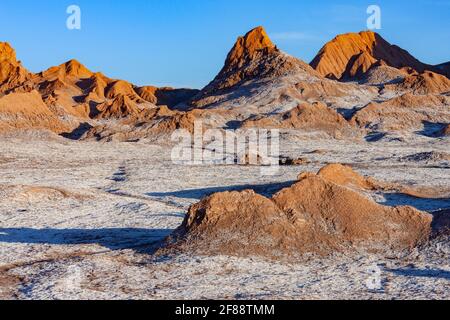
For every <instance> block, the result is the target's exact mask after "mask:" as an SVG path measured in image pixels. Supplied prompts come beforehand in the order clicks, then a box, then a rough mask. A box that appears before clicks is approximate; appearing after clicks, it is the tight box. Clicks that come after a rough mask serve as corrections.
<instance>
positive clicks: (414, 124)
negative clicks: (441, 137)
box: [351, 93, 450, 132]
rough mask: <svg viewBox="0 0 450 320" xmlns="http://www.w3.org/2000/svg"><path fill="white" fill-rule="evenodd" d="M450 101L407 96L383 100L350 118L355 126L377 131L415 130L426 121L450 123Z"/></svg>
mask: <svg viewBox="0 0 450 320" xmlns="http://www.w3.org/2000/svg"><path fill="white" fill-rule="evenodd" d="M449 106H450V98H449V97H447V96H442V95H431V94H430V95H414V94H412V93H406V94H403V95H401V96H399V97H396V98H393V99H390V100H387V101H384V102H380V103H377V102H371V103H369V104H368V105H367V106H366V107H364V108H362V109H361V110H359V111H357V112H356V113H355V114H354V116H353V117H352V119H351V123H354V124H355V125H357V126H359V127H362V128H367V129H370V130H376V131H384V132H387V131H398V130H400V131H401V130H406V131H415V130H421V129H423V125H424V123H425V122H431V123H448V122H450V113H449V112H448V110H449V109H448V108H449Z"/></svg>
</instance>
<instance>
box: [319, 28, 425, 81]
mask: <svg viewBox="0 0 450 320" xmlns="http://www.w3.org/2000/svg"><path fill="white" fill-rule="evenodd" d="M380 62H383V63H385V64H386V65H388V66H390V67H394V68H403V67H411V68H413V69H415V70H417V71H419V72H423V71H425V70H426V69H429V68H430V67H431V66H429V65H426V64H424V63H422V62H420V61H419V60H417V59H416V58H414V57H413V56H412V55H411V54H409V53H408V52H407V51H406V50H403V49H401V48H399V47H398V46H395V45H391V44H390V43H389V42H387V41H386V40H384V39H383V38H382V37H381V36H380V35H379V34H377V33H375V32H372V31H364V32H360V33H347V34H343V35H339V36H337V37H336V38H334V39H333V40H332V41H330V42H328V43H327V44H325V46H324V47H323V48H322V49H321V50H320V51H319V53H318V54H317V56H316V57H315V58H314V59H313V61H312V62H311V66H312V67H313V68H314V69H316V70H317V71H318V72H319V73H320V74H321V75H322V76H325V77H328V78H331V79H338V80H349V79H353V78H360V77H361V76H363V75H364V74H365V73H366V72H367V71H368V70H369V69H370V68H371V67H372V66H374V65H375V64H376V63H380Z"/></svg>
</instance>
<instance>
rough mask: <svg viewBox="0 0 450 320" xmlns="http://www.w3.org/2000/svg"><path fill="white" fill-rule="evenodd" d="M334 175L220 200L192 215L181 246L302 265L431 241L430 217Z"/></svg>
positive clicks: (179, 237) (179, 238) (179, 234)
mask: <svg viewBox="0 0 450 320" xmlns="http://www.w3.org/2000/svg"><path fill="white" fill-rule="evenodd" d="M334 170H335V168H334V169H333V168H332V169H331V171H334ZM327 171H328V173H327V172H324V171H323V172H322V173H321V174H319V175H314V174H304V175H301V177H300V181H299V182H297V183H295V184H294V185H292V186H291V187H288V188H286V189H283V190H282V191H280V192H279V193H277V194H276V195H274V196H273V197H272V198H271V199H269V198H266V197H263V196H261V195H258V194H256V193H254V192H253V191H251V190H247V191H243V192H223V193H216V194H213V195H211V196H209V197H207V198H205V199H203V200H202V201H200V202H199V203H197V204H195V205H193V206H192V207H191V208H190V209H189V212H188V215H187V217H186V219H185V220H184V222H183V225H182V226H181V227H180V228H179V229H178V230H177V231H176V233H175V234H174V236H173V238H172V241H175V245H174V246H175V247H176V248H178V249H182V250H193V251H199V252H201V253H204V254H231V255H239V256H265V257H280V256H282V257H283V256H286V257H291V258H293V257H294V258H295V257H301V256H303V255H305V254H317V255H328V254H331V253H335V252H355V251H358V250H366V251H369V252H378V253H386V254H387V253H390V252H392V251H397V250H406V249H412V248H414V247H415V246H417V245H419V244H421V243H422V242H424V241H426V240H427V239H428V237H429V236H430V233H431V223H432V216H431V215H429V214H426V213H424V212H420V211H418V210H416V209H414V208H412V207H386V206H382V205H379V204H377V203H375V202H374V201H373V200H371V199H370V198H368V197H367V196H365V195H364V194H362V193H361V192H358V191H357V190H356V189H352V188H349V187H348V185H349V184H351V185H352V184H354V183H356V184H357V185H360V184H362V185H360V186H361V187H367V185H366V182H365V181H362V180H360V179H359V178H356V177H355V175H350V176H349V177H346V178H345V179H344V180H342V178H343V177H345V176H346V174H347V173H348V172H344V173H342V172H338V173H337V174H334V173H333V174H330V171H329V169H327ZM336 177H339V179H336Z"/></svg>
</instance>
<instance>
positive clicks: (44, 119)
mask: <svg viewBox="0 0 450 320" xmlns="http://www.w3.org/2000/svg"><path fill="white" fill-rule="evenodd" d="M29 128H38V129H47V130H52V131H55V132H58V133H61V132H64V131H65V130H67V126H66V125H65V124H63V123H62V122H61V121H60V120H59V119H58V117H56V116H55V114H54V113H53V112H52V111H51V110H50V109H49V107H48V106H47V105H46V104H45V103H44V102H43V101H42V98H41V95H40V94H39V93H38V92H37V91H31V92H27V93H11V94H8V95H5V96H3V97H1V98H0V131H6V130H12V129H29Z"/></svg>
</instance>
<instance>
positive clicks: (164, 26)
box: [0, 0, 450, 88]
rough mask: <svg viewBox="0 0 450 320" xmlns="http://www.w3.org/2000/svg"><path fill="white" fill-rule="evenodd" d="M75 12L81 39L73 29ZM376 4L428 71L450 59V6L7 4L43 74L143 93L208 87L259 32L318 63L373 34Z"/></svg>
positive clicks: (382, 1)
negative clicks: (143, 88)
mask: <svg viewBox="0 0 450 320" xmlns="http://www.w3.org/2000/svg"><path fill="white" fill-rule="evenodd" d="M72 4H75V5H78V6H79V7H80V8H81V13H82V16H81V19H82V20H81V30H72V31H70V30H68V29H67V28H66V20H67V18H68V16H69V15H68V14H67V13H66V9H67V7H68V6H69V5H72ZM371 4H377V5H379V6H380V7H381V10H382V29H381V30H379V31H378V32H379V33H380V34H381V35H382V36H383V37H385V38H386V40H388V41H389V42H391V43H394V44H397V45H399V46H401V47H403V48H404V49H407V50H408V51H410V52H411V53H412V54H413V55H414V56H416V57H417V58H419V59H420V60H422V61H423V62H426V63H431V64H437V63H443V62H447V61H449V60H450V0H414V1H406V0H397V1H392V0H372V1H363V0H347V1H345V0H342V1H326V0H316V1H302V0H277V1H275V0H128V1H125V0H70V1H67V0H39V1H35V0H22V1H17V0H1V3H0V41H8V42H10V43H11V44H12V46H13V47H14V48H15V49H16V51H17V55H18V58H19V59H20V60H22V62H23V64H24V65H25V67H27V68H28V69H30V70H31V71H34V72H37V71H41V70H44V69H46V68H48V67H50V66H53V65H57V64H60V63H62V62H65V61H67V60H69V59H71V58H75V59H77V60H79V61H80V62H82V63H83V64H85V65H86V66H87V67H88V68H90V69H91V70H93V71H102V72H103V73H105V74H106V75H107V76H110V77H113V78H120V79H125V80H128V81H131V82H133V83H135V84H138V85H144V84H152V85H172V86H176V87H196V88H200V87H202V86H204V85H206V84H207V83H208V82H209V81H210V80H212V78H213V77H214V76H215V74H216V73H217V72H218V71H219V70H220V69H221V67H222V66H223V62H224V59H225V57H226V54H227V52H228V51H229V50H230V49H231V47H232V45H233V44H234V42H235V40H236V38H237V37H238V36H239V35H242V34H245V33H246V32H247V31H248V30H250V29H251V28H253V27H255V26H258V25H263V26H264V27H265V28H266V30H267V32H268V33H269V35H270V36H271V38H272V40H273V42H275V43H276V44H277V45H278V46H279V47H280V48H281V49H282V50H284V51H286V52H287V53H289V54H292V55H294V56H296V57H298V58H300V59H303V60H305V61H307V62H309V61H310V60H311V59H312V58H313V57H314V55H315V54H316V53H317V51H318V50H319V49H320V48H321V47H322V45H323V44H324V43H325V42H326V41H328V40H330V39H332V38H333V37H334V36H335V35H337V34H339V33H346V32H357V31H361V30H364V29H366V28H367V27H366V20H367V17H368V15H367V14H366V9H367V7H368V6H369V5H371Z"/></svg>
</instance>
